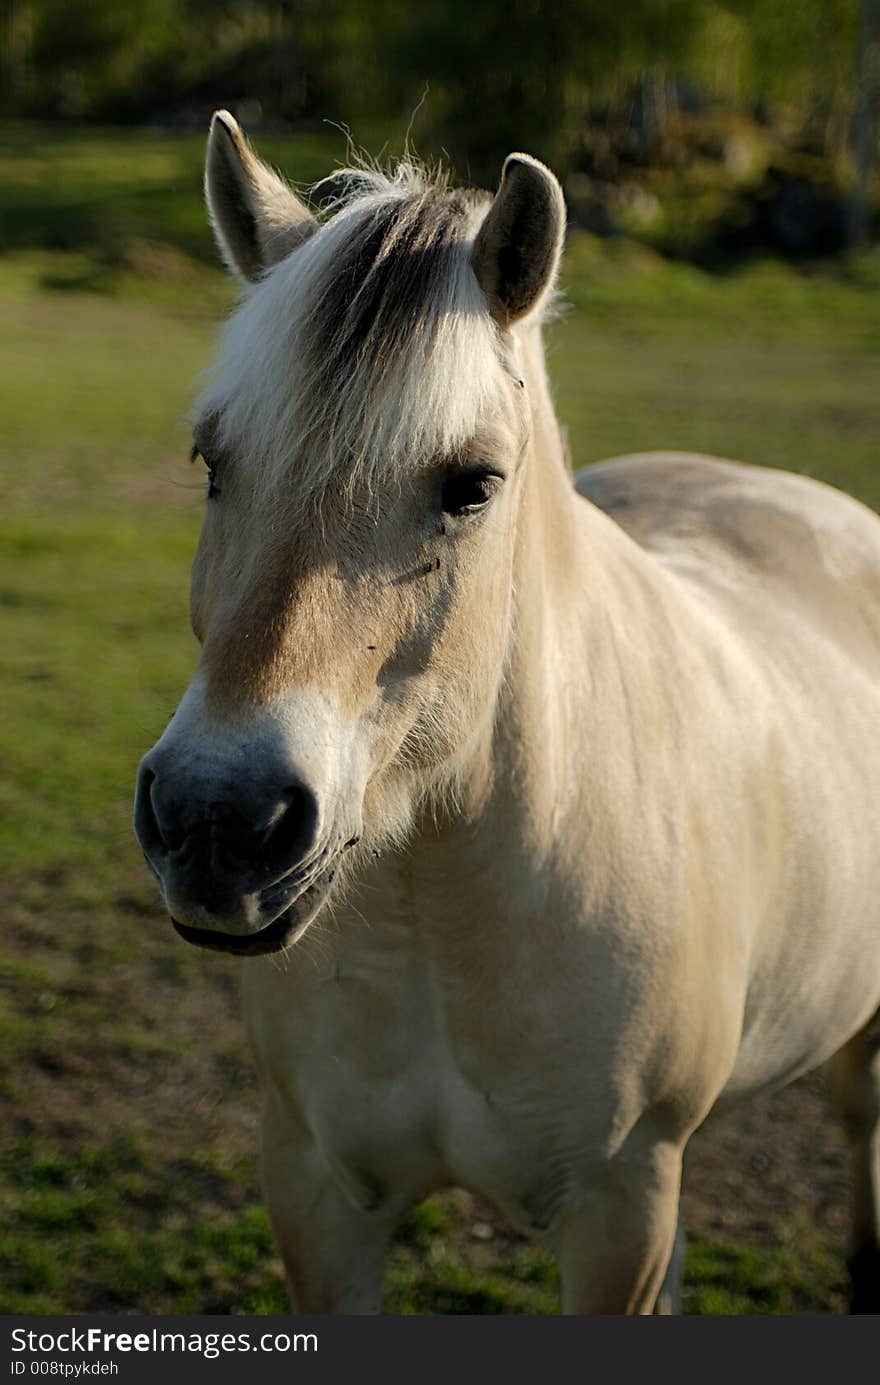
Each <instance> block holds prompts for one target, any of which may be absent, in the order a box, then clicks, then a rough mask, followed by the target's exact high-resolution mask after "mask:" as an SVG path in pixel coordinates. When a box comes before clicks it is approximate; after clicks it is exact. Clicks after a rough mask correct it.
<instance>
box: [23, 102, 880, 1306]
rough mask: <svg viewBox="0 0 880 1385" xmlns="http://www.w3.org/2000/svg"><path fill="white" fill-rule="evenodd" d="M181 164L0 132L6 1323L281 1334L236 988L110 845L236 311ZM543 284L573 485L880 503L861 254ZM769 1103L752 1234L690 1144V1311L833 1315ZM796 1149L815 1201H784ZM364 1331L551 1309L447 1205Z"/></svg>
mask: <svg viewBox="0 0 880 1385" xmlns="http://www.w3.org/2000/svg"><path fill="white" fill-rule="evenodd" d="M202 147H203V142H202V139H201V137H199V138H198V139H195V138H189V137H186V138H176V139H173V138H170V137H168V136H165V137H160V136H158V135H152V134H149V133H144V132H132V131H129V132H125V133H119V132H111V131H91V132H82V131H78V132H77V131H74V132H70V133H67V134H65V135H63V136H60V135H58V134H56V133H50V132H47V131H43V130H40V129H37V128H34V127H22V126H18V127H12V128H6V129H2V128H0V186H2V189H3V192H2V194H0V198H2V201H0V214H2V223H0V228H2V229H0V249H2V254H0V305H2V311H0V419H2V431H0V463H2V506H0V514H2V523H0V544H2V547H0V647H2V650H3V660H2V674H0V677H2V686H0V870H2V882H3V883H2V887H0V889H2V893H0V1225H2V1227H3V1229H2V1230H0V1311H4V1312H11V1311H28V1310H29V1311H36V1312H47V1311H84V1310H95V1309H107V1310H110V1311H122V1310H127V1309H128V1310H130V1309H141V1310H149V1311H168V1312H178V1311H179V1312H182V1311H194V1310H196V1309H199V1310H202V1311H214V1312H241V1311H267V1312H273V1311H283V1309H284V1296H283V1290H282V1286H281V1281H280V1275H279V1269H278V1264H277V1261H276V1259H275V1256H274V1252H273V1250H272V1248H271V1245H270V1242H269V1237H268V1231H267V1226H266V1219H265V1215H264V1212H263V1210H262V1206H261V1203H260V1198H259V1191H258V1188H257V1182H256V1161H255V1148H256V1133H255V1132H256V1110H257V1097H256V1092H255V1088H254V1083H253V1078H252V1074H251V1069H250V1065H249V1061H248V1055H247V1050H246V1046H245V1044H244V1040H243V1037H242V1033H241V1027H240V1024H239V1021H238V1016H237V1002H236V972H235V966H234V964H233V963H231V962H227V960H226V959H222V958H216V957H213V956H208V955H200V954H196V953H195V952H193V951H190V950H188V949H186V948H185V947H184V946H183V945H182V944H180V943H179V942H176V941H175V940H174V938H173V937H172V936H171V935H170V933H169V930H168V927H167V924H166V923H165V921H164V920H163V918H162V915H161V913H160V912H159V910H158V908H157V906H156V900H155V895H154V890H153V887H152V885H151V883H150V880H149V878H148V875H147V872H146V869H145V867H144V866H143V863H142V861H141V860H140V857H139V855H138V852H137V851H136V849H135V847H134V844H133V842H132V840H131V831H130V800H131V793H132V785H133V779H134V771H135V766H136V764H137V761H138V759H139V757H140V755H141V753H142V752H143V750H144V749H145V748H146V747H147V746H148V745H149V744H150V743H151V741H152V740H153V739H154V738H155V736H156V735H157V734H158V732H159V730H160V729H161V727H162V726H163V724H164V722H165V720H166V719H167V717H168V715H169V714H170V712H171V710H172V709H173V707H174V705H175V702H176V700H177V697H178V695H179V693H180V690H181V689H182V687H183V685H184V682H185V680H186V678H187V676H188V672H189V670H190V668H191V666H192V663H193V659H194V643H193V640H192V637H191V636H190V634H189V632H188V623H187V568H188V562H189V557H190V554H191V552H192V548H193V545H194V542H195V537H196V534H197V531H198V526H199V518H200V512H201V503H202V500H201V496H202V486H201V480H200V478H198V477H194V476H193V475H192V474H191V472H190V468H189V466H188V464H187V460H186V459H187V449H188V432H187V428H186V426H185V423H184V422H182V420H183V418H184V416H185V413H186V410H187V405H188V399H189V389H190V382H191V380H192V379H193V377H194V376H195V375H196V374H197V372H198V371H199V370H200V369H201V368H202V367H203V366H204V365H205V364H206V363H207V361H208V358H209V353H210V348H211V341H212V337H213V335H214V331H215V327H216V324H217V322H218V320H219V318H220V317H221V316H222V313H223V311H224V309H225V307H226V305H227V304H228V303H229V302H230V297H231V288H230V285H229V284H228V281H227V280H226V279H225V278H224V277H223V276H222V275H221V274H220V273H219V272H218V271H217V270H216V269H215V268H214V257H213V253H212V251H211V247H210V239H209V235H208V232H207V229H206V225H205V219H204V215H203V212H202V210H201V206H200V200H199V177H200V160H201V151H202ZM344 152H345V151H344V143H343V141H342V140H341V139H340V138H338V137H337V136H335V135H327V136H314V137H312V136H309V137H303V138H301V139H298V138H289V139H287V140H286V141H281V140H278V139H276V140H274V141H270V142H269V150H268V153H269V156H270V157H271V158H272V159H273V160H276V161H278V162H282V163H283V165H284V166H285V167H286V168H287V169H288V170H289V171H290V172H291V173H293V174H295V176H296V177H297V178H300V179H303V180H307V179H311V178H314V177H316V176H318V175H320V174H322V173H325V172H326V171H328V169H329V167H330V166H331V164H332V163H333V161H334V160H335V159H338V158H340V157H342V156H344ZM565 287H566V291H567V297H568V300H569V303H570V305H571V309H570V311H569V312H568V313H567V315H565V317H564V318H563V319H562V320H561V321H559V322H558V323H557V324H555V325H554V326H553V328H552V330H551V332H550V351H551V357H550V359H551V370H552V374H553V378H554V383H555V387H556V392H557V398H558V402H559V408H560V412H561V415H562V417H563V418H564V419H565V421H566V423H567V425H568V427H569V431H570V441H571V447H572V452H573V456H574V460H575V462H576V463H577V464H583V463H586V462H588V461H590V460H593V459H597V458H599V457H601V456H604V455H609V454H612V453H615V452H621V451H631V450H638V449H641V448H650V447H673V448H678V447H683V448H692V449H698V450H702V451H709V452H716V453H719V454H722V455H728V456H737V457H739V458H741V459H743V460H747V461H753V462H758V463H765V464H769V465H774V466H784V467H790V468H793V469H795V470H798V471H802V472H805V473H807V474H809V475H814V476H818V477H822V478H823V479H825V480H827V481H830V482H832V483H835V484H837V485H840V486H842V487H844V488H845V489H847V490H850V491H851V492H852V493H854V494H856V495H859V496H861V497H862V498H863V499H865V500H866V501H867V502H868V503H870V504H872V505H874V506H878V507H880V456H878V438H880V260H878V259H877V257H876V256H875V257H873V258H872V257H871V256H865V257H863V258H862V259H861V260H859V261H857V262H852V263H849V264H846V265H837V266H834V267H831V268H829V267H825V268H818V267H814V268H812V269H809V270H801V271H798V272H794V271H792V270H790V269H788V268H786V267H784V266H780V265H775V264H769V263H768V264H764V263H761V264H752V265H749V266H746V267H742V268H740V269H739V270H737V271H731V272H730V273H729V274H727V275H725V276H721V277H718V276H715V277H709V276H707V275H706V274H704V273H702V272H701V271H698V270H696V269H693V268H691V267H689V266H686V265H682V264H670V263H667V262H665V261H663V260H661V259H659V258H658V257H657V256H656V255H654V254H653V253H652V252H650V251H648V250H646V249H644V248H642V247H639V246H637V245H634V244H632V243H628V242H614V243H607V242H606V243H603V242H598V241H594V240H591V239H589V238H587V237H585V236H575V237H573V239H572V244H571V247H570V251H569V255H568V260H567V268H566V279H565ZM781 1100H782V1104H781V1105H773V1106H768V1107H766V1109H765V1116H764V1117H762V1119H763V1120H764V1122H765V1123H764V1125H762V1126H760V1128H758V1129H756V1130H755V1131H754V1139H753V1140H752V1145H750V1146H749V1148H750V1150H752V1152H754V1150H758V1151H759V1152H761V1151H764V1152H763V1154H762V1157H763V1159H764V1160H765V1163H764V1164H763V1165H761V1164H760V1162H759V1163H758V1164H757V1165H756V1166H755V1170H753V1172H754V1176H755V1180H756V1182H757V1184H758V1185H761V1184H763V1185H764V1186H765V1191H766V1192H767V1194H768V1195H767V1196H766V1197H765V1199H764V1201H763V1202H760V1203H759V1204H757V1206H758V1211H757V1212H756V1213H755V1215H754V1218H753V1224H749V1221H748V1217H746V1218H745V1219H744V1218H742V1217H740V1218H739V1219H738V1218H737V1217H736V1216H734V1215H728V1212H729V1211H730V1209H729V1208H725V1207H721V1206H720V1205H719V1206H717V1207H716V1206H713V1193H712V1189H713V1186H714V1187H716V1188H717V1187H718V1186H719V1183H718V1180H719V1178H720V1177H721V1168H722V1165H721V1163H720V1160H721V1156H722V1155H724V1157H725V1158H726V1152H729V1151H730V1149H733V1150H734V1153H735V1150H736V1148H737V1146H736V1139H737V1138H738V1136H737V1133H736V1130H735V1128H734V1127H731V1126H730V1125H728V1126H727V1127H725V1129H724V1131H722V1135H721V1136H720V1137H719V1138H718V1140H717V1141H716V1143H715V1144H714V1145H710V1146H707V1149H708V1155H707V1156H706V1158H705V1159H704V1162H703V1165H702V1173H700V1179H702V1185H701V1186H702V1188H703V1192H702V1194H701V1195H700V1196H699V1197H698V1198H697V1199H696V1200H695V1201H693V1202H692V1204H691V1211H692V1212H693V1219H694V1220H695V1221H696V1223H697V1234H696V1236H695V1238H694V1241H693V1243H692V1247H691V1252H690V1255H689V1261H688V1290H687V1306H688V1308H689V1310H690V1311H694V1312H736V1311H750V1312H786V1311H838V1310H839V1309H840V1308H841V1306H842V1303H843V1289H844V1285H843V1275H842V1266H841V1260H840V1252H841V1245H842V1236H843V1221H842V1217H843V1213H842V1205H843V1200H844V1197H845V1191H844V1188H845V1185H844V1181H843V1171H842V1155H841V1151H840V1147H839V1144H836V1143H835V1137H834V1136H833V1135H832V1134H830V1133H828V1132H827V1131H826V1125H825V1122H826V1117H825V1115H824V1108H823V1107H822V1105H821V1102H822V1098H821V1095H820V1094H819V1091H818V1088H816V1087H815V1086H814V1085H810V1084H808V1085H807V1087H806V1088H804V1090H803V1093H802V1095H801V1096H798V1095H795V1096H794V1097H792V1096H791V1094H785V1097H784V1099H781ZM786 1102H788V1104H787V1105H786V1104H785V1103H786ZM780 1112H781V1113H782V1115H780ZM783 1117H784V1119H783ZM774 1121H775V1125H774ZM780 1121H781V1122H782V1123H781V1124H780ZM768 1123H769V1124H768ZM780 1131H781V1132H782V1136H781V1137H780V1133H779V1132H780ZM780 1138H781V1140H782V1142H781V1143H780ZM805 1149H806V1150H807V1155H806V1156H805V1157H807V1158H813V1157H814V1156H815V1157H816V1158H818V1159H819V1164H817V1168H818V1171H819V1174H820V1175H821V1178H820V1183H821V1187H820V1189H819V1192H818V1193H816V1194H815V1195H814V1194H812V1193H811V1192H810V1191H809V1189H806V1188H804V1186H803V1185H802V1182H798V1181H797V1179H794V1178H793V1177H792V1176H790V1174H791V1171H792V1169H793V1168H794V1167H795V1165H796V1164H797V1166H798V1167H800V1165H799V1163H798V1161H799V1160H800V1159H801V1158H802V1157H803V1155H804V1150H805ZM768 1150H769V1151H770V1153H769V1154H768V1153H767V1151H768ZM817 1150H818V1151H819V1154H818V1155H816V1151H817ZM820 1156H821V1157H820ZM749 1157H750V1158H751V1154H750V1156H749ZM713 1160H714V1163H713ZM767 1161H769V1162H767ZM823 1161H824V1162H823ZM820 1165H821V1167H820ZM698 1181H699V1180H698ZM745 1182H746V1180H745V1178H744V1179H743V1188H744V1187H745ZM724 1187H725V1188H726V1189H727V1190H728V1195H729V1197H730V1199H731V1200H732V1201H735V1200H736V1190H737V1189H739V1187H740V1184H739V1183H736V1184H733V1185H732V1184H731V1183H730V1182H729V1181H728V1182H726V1183H725V1184H724ZM732 1189H733V1191H731V1190H732ZM742 1195H743V1197H744V1198H746V1197H747V1194H746V1193H745V1192H743V1194H742ZM744 1205H748V1204H747V1203H746V1204H744ZM805 1209H806V1210H805ZM387 1305H388V1308H389V1310H390V1311H394V1312H424V1311H430V1312H439V1311H470V1312H539V1313H544V1312H551V1311H554V1308H555V1285H554V1277H553V1271H552V1269H551V1268H550V1266H549V1264H548V1262H547V1260H546V1258H545V1257H544V1256H543V1255H542V1254H541V1253H540V1252H538V1251H536V1250H534V1249H533V1248H532V1247H530V1246H528V1245H526V1244H525V1243H524V1242H522V1241H520V1240H519V1239H518V1238H516V1237H515V1236H513V1235H511V1234H509V1233H508V1232H507V1231H506V1230H505V1229H504V1228H502V1227H500V1226H498V1225H497V1224H496V1222H495V1220H494V1218H493V1214H492V1213H490V1212H488V1211H487V1210H486V1209H484V1208H478V1207H476V1206H475V1205H474V1204H473V1203H472V1201H471V1200H470V1199H468V1198H466V1197H464V1196H463V1195H460V1194H457V1193H450V1194H449V1195H447V1196H443V1197H438V1198H435V1199H432V1200H431V1201H430V1202H429V1203H426V1204H424V1205H423V1206H422V1207H420V1208H418V1209H416V1211H415V1212H414V1213H413V1215H412V1216H411V1218H410V1220H409V1223H408V1224H407V1227H406V1228H405V1229H404V1232H403V1234H402V1236H401V1238H400V1241H399V1243H398V1245H397V1247H396V1248H395V1251H394V1254H393V1257H392V1261H391V1264H390V1267H389V1275H388V1286H387Z"/></svg>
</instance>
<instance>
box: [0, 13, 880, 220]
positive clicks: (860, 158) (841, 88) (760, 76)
mask: <svg viewBox="0 0 880 1385" xmlns="http://www.w3.org/2000/svg"><path fill="white" fill-rule="evenodd" d="M878 6H880V0H796V3H795V2H794V0H792V2H791V3H787V2H786V3H782V2H781V0H618V3H616V4H614V3H609V0H503V3H502V0H419V3H418V4H413V3H412V0H373V3H369V2H368V0H125V3H124V4H123V3H120V0H0V15H2V21H0V24H2V27H0V34H2V66H0V75H2V96H0V100H2V109H3V111H4V113H5V114H7V115H9V114H26V115H32V116H40V117H44V118H46V117H48V118H61V119H64V118H68V119H100V120H144V119H152V120H156V119H159V120H167V121H170V122H175V123H185V122H186V121H187V120H191V121H192V122H193V123H196V122H197V121H202V120H203V119H204V114H205V111H206V110H207V109H208V108H209V107H211V106H212V105H214V104H215V103H217V102H224V103H232V104H235V103H242V104H243V105H244V106H245V108H246V109H249V110H251V111H253V112H255V113H259V114H260V115H261V116H262V118H263V119H266V120H270V121H272V120H277V121H285V122H291V123H297V122H303V121H310V120H315V121H317V120H320V119H333V120H337V121H341V122H345V123H348V124H350V125H352V126H353V127H354V128H355V129H357V128H358V125H359V124H361V123H363V122H365V121H366V122H370V121H372V122H374V123H378V124H379V125H381V124H382V122H384V123H385V127H386V128H389V129H391V128H397V129H398V130H401V129H405V128H406V125H407V122H408V119H409V116H410V114H411V113H412V112H413V111H414V110H415V109H416V107H417V106H419V103H420V102H421V101H422V98H423V96H424V95H425V92H426V89H427V97H426V99H425V100H424V102H423V104H422V105H421V107H420V109H419V113H418V116H417V119H416V122H415V135H416V138H417V141H418V144H419V146H420V147H421V148H428V149H429V150H440V149H444V150H446V151H447V152H448V153H449V154H450V155H451V156H452V158H453V161H454V162H455V163H456V165H457V166H458V167H459V168H460V169H462V170H463V171H467V172H470V173H471V174H472V175H473V176H474V177H475V178H479V179H483V180H485V178H486V177H487V176H491V173H493V172H494V170H495V169H496V168H497V161H498V158H499V156H500V154H501V153H503V152H504V151H505V150H506V149H509V148H510V147H511V146H513V145H516V144H517V143H519V142H520V141H521V139H522V132H523V131H524V130H527V131H528V136H529V140H530V144H531V147H532V149H533V150H534V151H535V152H536V153H538V154H543V155H544V156H545V157H546V158H547V159H549V160H550V161H551V162H553V164H554V166H556V167H558V168H560V169H562V170H565V169H566V168H568V167H571V166H573V164H575V163H576V160H577V151H578V143H579V139H580V137H581V132H582V129H583V127H584V123H585V121H586V119H587V118H588V116H590V115H591V114H593V113H595V111H596V110H604V111H609V110H618V111H619V110H624V111H625V112H629V114H630V116H631V117H632V118H633V119H637V120H638V121H640V122H642V123H643V124H646V123H648V124H649V123H650V121H651V120H653V121H654V123H655V125H658V126H662V124H663V121H664V120H665V119H666V116H667V114H668V111H669V109H670V106H671V105H672V106H676V105H677V104H679V103H680V102H681V101H682V100H685V101H687V100H694V99H696V98H697V96H699V98H700V99H702V100H703V101H704V102H717V103H724V104H725V105H727V106H728V107H735V108H738V109H745V110H749V111H751V112H758V113H760V114H761V115H762V116H768V115H773V116H774V117H775V118H776V119H778V120H782V121H788V122H789V123H793V124H798V123H800V125H801V126H803V127H804V128H805V129H810V130H811V131H813V133H814V138H817V139H819V140H820V141H824V142H825V144H826V146H827V149H828V152H829V155H830V156H832V157H834V158H837V159H838V160H840V159H841V158H842V157H845V158H848V159H849V164H850V167H849V175H848V176H849V177H850V179H851V180H852V181H853V184H854V186H855V187H856V189H857V193H856V194H855V195H854V200H853V207H854V212H853V216H854V221H853V233H854V234H855V235H858V234H860V231H859V227H861V226H863V225H864V210H863V204H864V200H865V195H866V194H865V189H866V187H867V183H868V176H869V170H870V168H871V167H872V166H873V165H874V164H875V162H876V158H877V112H876V106H877V95H876V93H877V82H878V31H880V23H878ZM817 132H818V133H817ZM860 199H861V200H860Z"/></svg>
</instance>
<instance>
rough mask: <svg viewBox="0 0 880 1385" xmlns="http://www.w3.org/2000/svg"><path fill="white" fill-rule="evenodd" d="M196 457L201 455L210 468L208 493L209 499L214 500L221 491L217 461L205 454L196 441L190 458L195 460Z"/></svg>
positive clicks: (192, 460)
mask: <svg viewBox="0 0 880 1385" xmlns="http://www.w3.org/2000/svg"><path fill="white" fill-rule="evenodd" d="M196 457H201V459H202V461H203V462H204V463H205V466H206V467H207V469H208V491H207V495H208V499H209V500H213V499H214V497H215V495H220V493H221V492H220V487H219V486H218V485H217V465H216V463H215V462H212V461H210V460H209V459H208V458H207V457H206V456H205V454H204V452H202V450H201V449H200V448H199V447H197V446H196V444H195V443H193V448H192V451H191V452H190V454H189V459H190V461H191V462H194V461H195V459H196Z"/></svg>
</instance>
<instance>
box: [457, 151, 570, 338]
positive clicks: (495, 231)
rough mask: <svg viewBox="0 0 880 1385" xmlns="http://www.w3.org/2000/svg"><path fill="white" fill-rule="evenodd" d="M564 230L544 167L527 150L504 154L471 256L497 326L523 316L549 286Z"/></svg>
mask: <svg viewBox="0 0 880 1385" xmlns="http://www.w3.org/2000/svg"><path fill="white" fill-rule="evenodd" d="M564 235H565V201H564V199H563V196H562V189H561V188H560V186H559V184H558V182H557V181H556V179H555V178H554V176H553V174H552V173H551V172H550V170H549V168H545V167H544V165H543V164H542V163H539V162H538V160H537V159H533V158H532V157H531V156H530V155H529V154H509V155H508V157H507V158H506V159H505V161H504V168H503V170H502V173H501V186H500V187H499V189H498V192H497V193H496V195H495V200H494V202H493V203H492V205H491V207H490V208H489V211H488V212H487V214H486V220H485V221H484V222H483V224H482V226H481V227H480V230H479V232H478V233H477V238H476V240H475V241H474V249H473V254H472V257H471V263H472V265H473V268H474V273H475V274H476V276H477V279H478V281H479V284H480V287H481V289H482V290H483V292H484V293H485V295H486V297H487V299H488V300H489V307H490V309H491V312H492V315H493V317H495V318H496V319H497V321H499V322H500V323H501V324H502V326H505V327H507V326H510V325H511V324H512V323H514V322H516V321H517V319H518V318H521V317H525V315H526V313H529V312H531V311H532V309H533V308H536V307H537V306H538V305H539V304H540V303H541V301H542V300H543V299H544V298H545V297H546V295H547V293H548V292H549V291H550V289H551V288H552V287H553V281H554V279H555V278H556V271H557V269H558V268H559V258H560V255H561V254H562V240H563V237H564Z"/></svg>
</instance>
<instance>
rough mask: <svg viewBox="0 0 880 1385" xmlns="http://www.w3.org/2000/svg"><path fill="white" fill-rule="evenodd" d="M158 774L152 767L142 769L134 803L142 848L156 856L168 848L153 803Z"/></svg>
mask: <svg viewBox="0 0 880 1385" xmlns="http://www.w3.org/2000/svg"><path fill="white" fill-rule="evenodd" d="M155 781H156V776H155V774H154V773H153V771H152V770H150V769H142V770H141V772H140V775H139V776H138V786H137V797H136V799H135V805H134V830H135V833H136V835H137V839H138V841H139V842H140V844H141V849H142V850H143V851H144V852H145V854H146V855H147V856H155V855H156V854H157V853H164V852H166V851H167V850H168V847H167V844H166V842H165V838H164V837H163V836H162V830H161V828H160V827H159V819H158V818H157V816H156V809H155V807H154V805H153V784H154V783H155Z"/></svg>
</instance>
